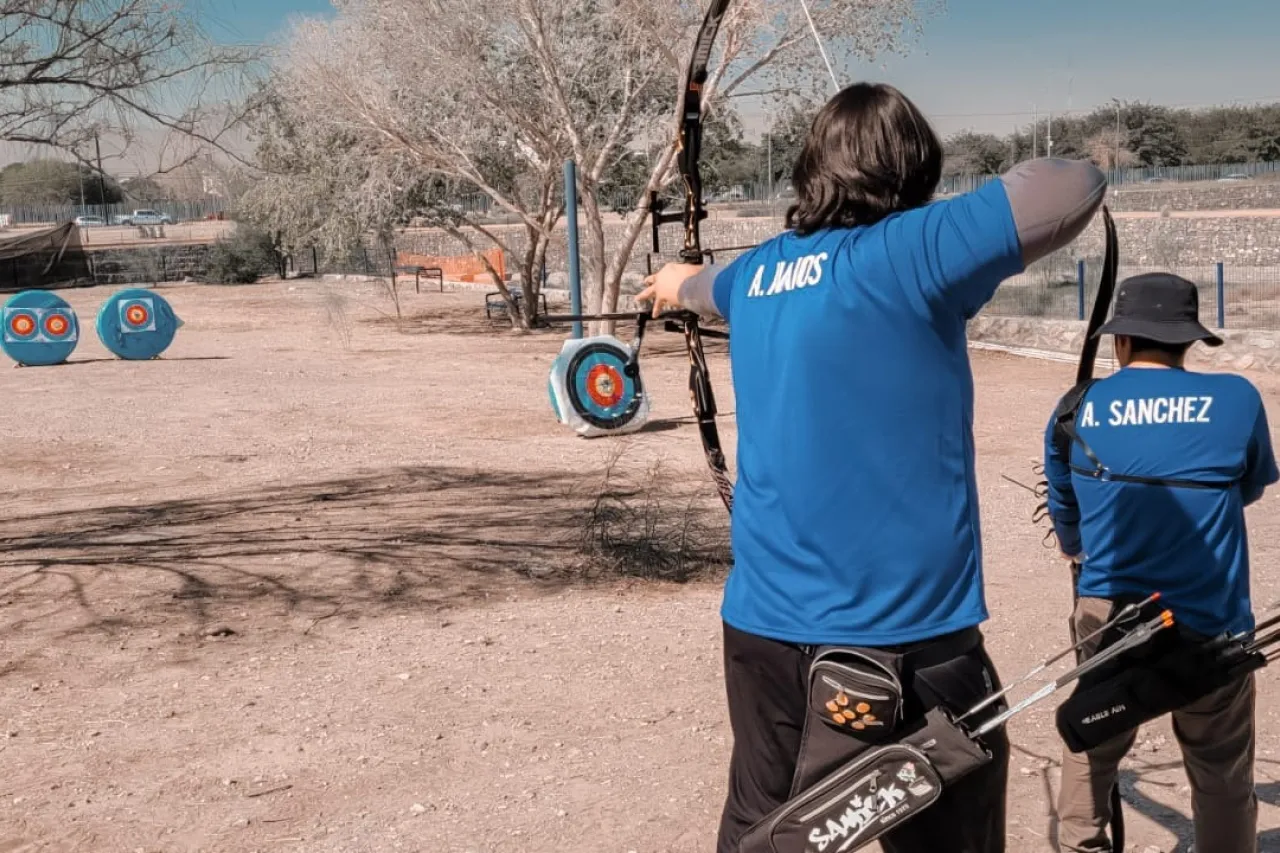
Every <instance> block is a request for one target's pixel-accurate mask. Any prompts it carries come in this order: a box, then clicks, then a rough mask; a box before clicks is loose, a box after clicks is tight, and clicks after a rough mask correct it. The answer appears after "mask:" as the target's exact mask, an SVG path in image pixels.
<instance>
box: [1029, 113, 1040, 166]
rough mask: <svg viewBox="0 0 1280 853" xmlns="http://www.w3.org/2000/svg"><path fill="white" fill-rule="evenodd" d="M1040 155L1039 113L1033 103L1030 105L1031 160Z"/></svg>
mask: <svg viewBox="0 0 1280 853" xmlns="http://www.w3.org/2000/svg"><path fill="white" fill-rule="evenodd" d="M1039 154H1040V111H1039V110H1038V109H1036V105H1035V103H1034V102H1033V103H1032V104H1031V159H1032V160H1034V159H1036V157H1037V156H1039Z"/></svg>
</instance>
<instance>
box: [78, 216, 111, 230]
mask: <svg viewBox="0 0 1280 853" xmlns="http://www.w3.org/2000/svg"><path fill="white" fill-rule="evenodd" d="M75 223H76V225H78V226H80V227H81V228H95V227H98V226H102V225H106V224H107V220H105V219H103V218H102V217H101V216H77V217H76V218H75Z"/></svg>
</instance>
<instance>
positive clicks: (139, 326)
mask: <svg viewBox="0 0 1280 853" xmlns="http://www.w3.org/2000/svg"><path fill="white" fill-rule="evenodd" d="M97 325H98V338H99V339H101V341H102V345H103V346H105V347H106V348H107V349H108V350H110V351H111V353H112V354H113V355H116V356H118V357H120V358H125V359H146V358H155V357H156V356H158V355H160V353H162V352H164V351H165V350H166V349H168V348H169V344H170V343H172V342H173V336H174V335H175V334H177V331H178V327H179V326H180V325H182V321H181V320H179V319H178V318H177V316H176V315H175V314H174V313H173V309H172V308H170V307H169V303H168V302H167V301H165V299H164V297H162V296H160V295H159V294H157V293H153V292H151V291H149V290H144V289H142V288H139V287H133V288H129V289H128V290H122V291H120V292H119V293H117V294H115V295H113V296H112V297H111V298H110V299H108V300H107V301H106V302H104V303H103V304H102V308H101V309H100V310H99V311H98V324H97Z"/></svg>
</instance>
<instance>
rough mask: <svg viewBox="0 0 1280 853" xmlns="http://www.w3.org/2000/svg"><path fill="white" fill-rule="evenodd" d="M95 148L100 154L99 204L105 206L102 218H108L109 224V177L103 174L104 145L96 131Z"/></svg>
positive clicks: (94, 136)
mask: <svg viewBox="0 0 1280 853" xmlns="http://www.w3.org/2000/svg"><path fill="white" fill-rule="evenodd" d="M93 149H94V151H96V152H97V154H98V204H100V205H102V206H103V209H102V218H103V219H106V220H107V224H108V225H109V224H111V221H110V219H108V218H107V211H106V204H107V179H106V178H105V177H104V176H103V175H104V173H103V171H102V146H101V145H100V144H99V143H98V134H97V132H96V131H95V132H94V134H93Z"/></svg>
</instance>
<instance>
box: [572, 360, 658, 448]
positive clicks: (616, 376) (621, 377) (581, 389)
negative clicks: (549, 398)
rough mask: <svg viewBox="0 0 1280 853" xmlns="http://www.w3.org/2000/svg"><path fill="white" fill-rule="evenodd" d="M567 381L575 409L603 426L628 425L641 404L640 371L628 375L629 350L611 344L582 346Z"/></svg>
mask: <svg viewBox="0 0 1280 853" xmlns="http://www.w3.org/2000/svg"><path fill="white" fill-rule="evenodd" d="M566 384H567V386H568V390H569V402H570V403H571V404H572V405H573V409H574V411H575V412H576V413H577V414H578V416H579V417H581V418H582V419H583V420H584V421H586V422H587V423H589V424H591V425H593V426H597V427H600V428H601V429H618V428H620V427H622V426H625V425H626V424H627V423H629V422H630V421H631V420H632V418H634V417H635V416H636V412H637V411H638V410H639V408H640V400H641V395H642V394H643V389H642V388H641V385H640V374H639V372H638V371H636V373H635V375H634V376H631V375H628V367H627V353H626V352H625V351H623V350H621V349H619V348H618V347H616V346H613V345H611V344H606V343H599V344H589V345H587V346H585V347H583V348H582V349H580V350H578V351H577V352H576V353H575V354H574V355H573V358H572V359H570V361H569V368H568V375H567V376H566Z"/></svg>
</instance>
